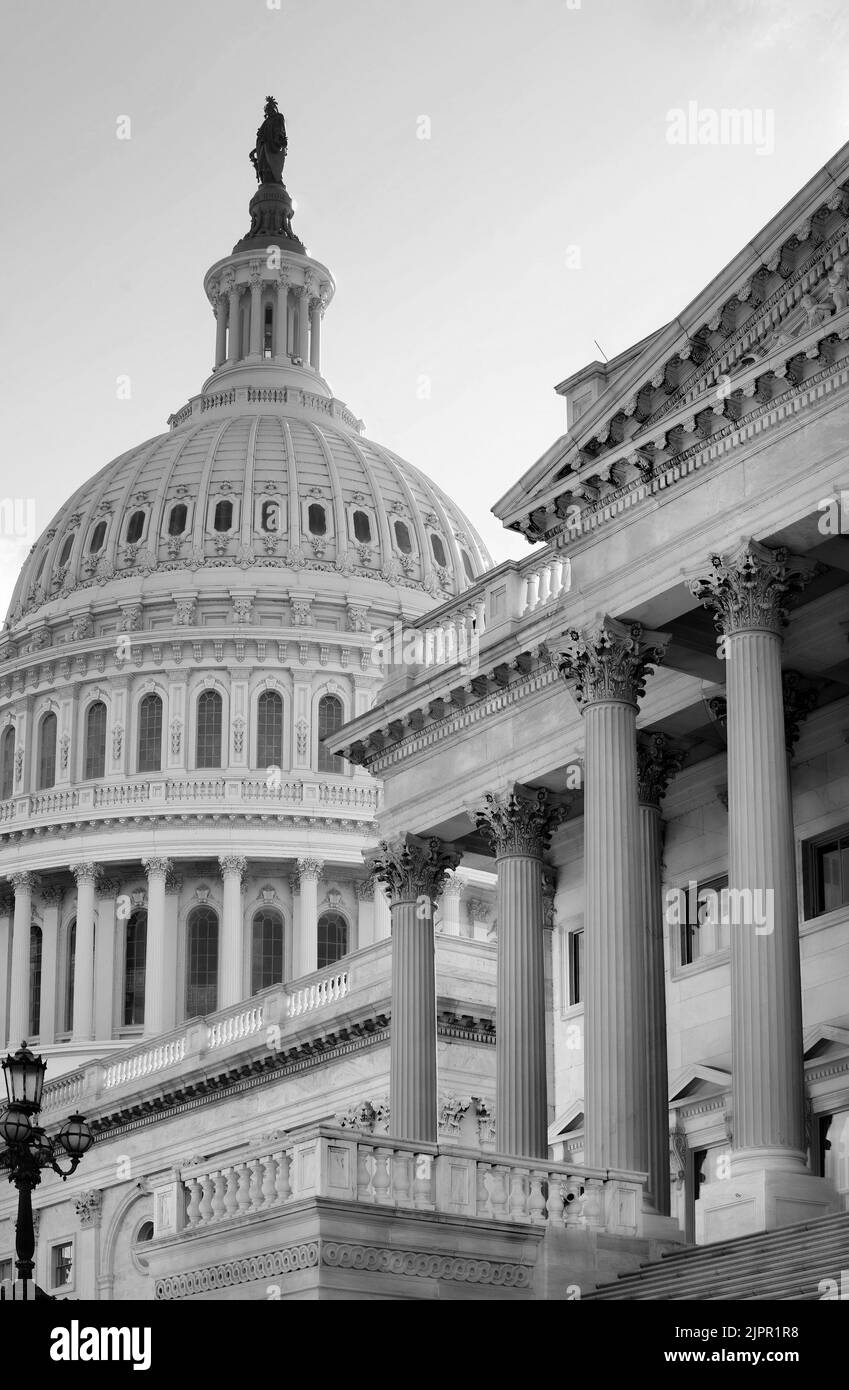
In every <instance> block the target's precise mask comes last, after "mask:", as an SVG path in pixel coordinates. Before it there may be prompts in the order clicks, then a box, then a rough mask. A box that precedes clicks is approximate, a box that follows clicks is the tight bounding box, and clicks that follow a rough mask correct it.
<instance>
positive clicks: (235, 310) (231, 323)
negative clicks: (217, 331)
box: [227, 289, 242, 362]
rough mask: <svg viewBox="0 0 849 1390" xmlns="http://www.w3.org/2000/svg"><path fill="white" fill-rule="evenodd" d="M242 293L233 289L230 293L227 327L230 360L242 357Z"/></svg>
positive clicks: (228, 358) (234, 360)
mask: <svg viewBox="0 0 849 1390" xmlns="http://www.w3.org/2000/svg"><path fill="white" fill-rule="evenodd" d="M240 298H241V296H240V293H239V291H238V290H236V289H232V290H231V291H230V295H229V307H228V310H227V327H228V329H229V338H230V341H229V344H228V351H227V360H228V362H238V360H239V358H240V357H241V355H242V354H241V344H240V338H241V322H240V308H239V301H240Z"/></svg>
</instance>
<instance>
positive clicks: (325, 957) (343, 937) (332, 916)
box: [318, 912, 348, 970]
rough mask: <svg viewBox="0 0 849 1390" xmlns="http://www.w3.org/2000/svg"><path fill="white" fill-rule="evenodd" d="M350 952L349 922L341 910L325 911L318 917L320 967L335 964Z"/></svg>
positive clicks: (321, 968) (322, 968)
mask: <svg viewBox="0 0 849 1390" xmlns="http://www.w3.org/2000/svg"><path fill="white" fill-rule="evenodd" d="M347 954H348V923H347V922H346V921H345V918H344V917H343V916H342V913H341V912H323V913H322V914H321V916H320V917H319V919H318V969H319V970H324V968H325V966H328V965H335V964H336V962H337V961H338V960H341V959H342V957H343V956H346V955H347Z"/></svg>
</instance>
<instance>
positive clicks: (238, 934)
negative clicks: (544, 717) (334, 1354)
mask: <svg viewBox="0 0 849 1390" xmlns="http://www.w3.org/2000/svg"><path fill="white" fill-rule="evenodd" d="M219 863H220V865H221V873H222V877H223V879H224V894H223V896H224V903H223V909H224V910H223V914H222V915H223V919H224V920H223V923H222V928H223V936H222V941H221V960H220V965H219V971H220V974H219V978H220V981H221V988H220V989H219V992H218V1007H219V1009H229V1008H230V1006H231V1005H232V1004H238V1002H239V1000H240V999H241V998H242V875H243V874H244V872H245V869H246V867H247V865H246V862H245V860H244V859H242V858H241V856H238V855H232V856H225V857H224V858H222V859H221V860H219ZM164 910H165V903H164V885H163V914H164Z"/></svg>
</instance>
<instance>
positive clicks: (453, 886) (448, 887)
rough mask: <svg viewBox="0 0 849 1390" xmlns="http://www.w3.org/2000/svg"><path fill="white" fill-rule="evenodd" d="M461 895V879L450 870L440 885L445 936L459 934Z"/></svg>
mask: <svg viewBox="0 0 849 1390" xmlns="http://www.w3.org/2000/svg"><path fill="white" fill-rule="evenodd" d="M462 896H463V880H462V879H460V878H458V877H457V874H456V873H455V872H454V871H453V870H452V871H451V872H450V873H447V874H446V875H445V880H444V882H443V885H442V931H443V933H444V934H445V936H459V935H460V899H461V898H462Z"/></svg>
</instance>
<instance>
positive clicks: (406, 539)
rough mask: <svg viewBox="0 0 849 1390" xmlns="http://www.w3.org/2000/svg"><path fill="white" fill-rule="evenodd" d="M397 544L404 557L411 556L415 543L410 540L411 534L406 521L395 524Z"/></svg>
mask: <svg viewBox="0 0 849 1390" xmlns="http://www.w3.org/2000/svg"><path fill="white" fill-rule="evenodd" d="M395 542H396V544H397V546H398V549H399V550H400V552H401V554H402V555H411V554H412V552H413V543H412V541H411V540H410V532H409V530H408V528H407V524H406V522H404V521H396V522H395Z"/></svg>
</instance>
